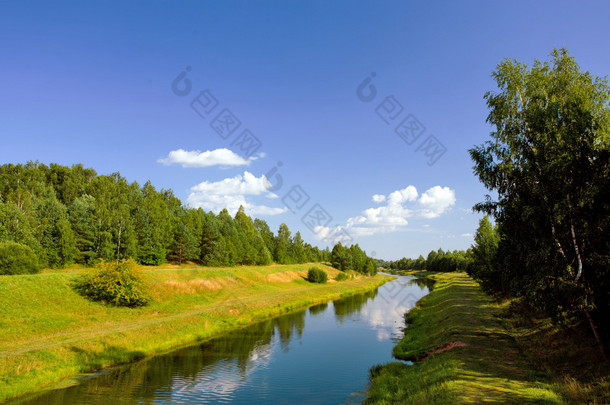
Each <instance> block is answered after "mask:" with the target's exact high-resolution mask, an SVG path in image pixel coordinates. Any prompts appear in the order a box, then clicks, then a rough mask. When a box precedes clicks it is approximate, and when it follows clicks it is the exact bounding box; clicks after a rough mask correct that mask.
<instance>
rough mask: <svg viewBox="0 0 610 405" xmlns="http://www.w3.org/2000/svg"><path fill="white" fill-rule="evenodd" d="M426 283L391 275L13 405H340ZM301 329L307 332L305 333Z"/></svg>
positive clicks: (388, 346) (380, 358)
mask: <svg viewBox="0 0 610 405" xmlns="http://www.w3.org/2000/svg"><path fill="white" fill-rule="evenodd" d="M428 288H429V284H427V283H426V282H424V281H421V280H417V279H413V278H410V277H404V276H403V277H400V278H399V279H398V280H395V281H392V282H389V283H386V284H384V285H383V286H381V287H380V288H378V289H376V290H374V291H370V292H368V293H365V294H358V295H354V296H351V297H345V298H342V299H339V300H336V301H334V302H331V303H325V304H319V305H315V306H312V307H310V308H308V309H307V310H302V311H298V312H293V313H290V314H286V315H283V316H280V317H277V318H275V319H270V320H267V321H264V322H260V323H257V324H255V325H252V326H250V327H247V328H244V329H241V330H237V331H234V332H230V333H227V334H224V335H223V336H221V337H219V338H217V339H213V340H210V341H208V342H205V343H202V344H199V345H195V346H190V347H186V348H182V349H179V350H176V351H174V352H172V353H168V354H165V355H161V356H156V357H153V358H149V359H145V360H142V361H139V362H137V363H134V364H130V365H126V366H122V367H118V368H114V369H111V370H109V371H107V372H105V373H104V374H102V375H98V376H95V377H94V378H88V379H86V380H85V381H83V382H82V383H81V384H79V385H76V386H72V387H69V388H65V389H60V390H53V391H47V392H46V393H44V394H42V395H41V396H38V397H36V398H30V399H25V400H22V401H20V402H17V403H22V404H39V403H44V404H52V405H54V404H65V403H70V404H112V405H121V404H134V403H138V404H166V403H229V402H230V403H340V402H345V401H346V400H347V397H348V395H349V394H350V393H352V392H356V391H361V390H362V389H363V387H364V386H365V385H366V380H367V372H368V369H369V367H370V366H372V365H374V364H377V363H380V362H385V361H390V360H391V350H392V347H393V345H394V341H395V340H396V339H399V338H401V337H402V332H403V328H404V326H405V325H404V312H405V311H406V310H408V309H410V308H412V307H413V306H414V305H415V302H416V301H417V300H418V299H419V298H421V297H422V296H423V295H425V294H426V293H427V291H428ZM306 325H307V327H306Z"/></svg>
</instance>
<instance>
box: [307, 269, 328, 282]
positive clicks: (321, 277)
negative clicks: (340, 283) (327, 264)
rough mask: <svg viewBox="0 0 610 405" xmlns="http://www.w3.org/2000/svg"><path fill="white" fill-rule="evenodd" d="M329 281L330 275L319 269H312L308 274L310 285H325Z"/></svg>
mask: <svg viewBox="0 0 610 405" xmlns="http://www.w3.org/2000/svg"><path fill="white" fill-rule="evenodd" d="M327 280H328V274H326V272H325V271H324V270H322V269H319V268H318V267H312V268H310V269H309V271H308V272H307V281H309V282H310V283H319V284H324V283H326V281H327Z"/></svg>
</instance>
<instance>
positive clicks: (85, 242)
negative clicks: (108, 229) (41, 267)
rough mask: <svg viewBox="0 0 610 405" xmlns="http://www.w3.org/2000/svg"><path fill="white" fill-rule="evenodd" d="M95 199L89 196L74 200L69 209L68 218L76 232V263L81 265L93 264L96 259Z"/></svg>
mask: <svg viewBox="0 0 610 405" xmlns="http://www.w3.org/2000/svg"><path fill="white" fill-rule="evenodd" d="M94 210H95V198H93V197H92V196H90V195H88V194H83V195H82V196H79V197H77V198H76V199H74V201H73V202H72V204H70V207H69V208H68V218H69V220H70V225H71V227H72V230H73V232H74V239H75V248H76V252H75V257H74V259H75V261H76V262H77V263H80V264H91V263H92V262H93V259H94V258H95V255H96V254H95V225H94V224H93V212H94Z"/></svg>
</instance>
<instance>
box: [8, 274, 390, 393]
mask: <svg viewBox="0 0 610 405" xmlns="http://www.w3.org/2000/svg"><path fill="white" fill-rule="evenodd" d="M317 266H318V267H320V268H322V269H323V270H324V271H326V272H327V273H328V277H329V281H328V283H326V284H317V283H309V282H308V281H306V277H307V270H308V269H309V268H310V267H311V264H298V265H270V266H240V267H228V268H208V267H206V268H202V267H198V266H194V265H183V266H164V267H163V268H161V267H157V268H145V269H144V271H143V276H144V278H145V280H146V282H147V285H148V286H149V293H150V295H151V296H152V301H151V302H150V303H149V305H147V306H144V307H140V308H125V307H115V306H110V305H104V304H100V303H95V302H91V301H89V300H87V299H85V298H83V297H81V296H80V295H78V294H76V293H75V292H74V290H73V289H72V282H73V280H74V279H75V277H77V276H78V274H79V273H81V272H84V271H87V269H74V270H57V271H47V272H43V273H41V274H35V275H17V276H1V277H0V322H1V323H0V359H1V361H0V401H3V400H6V399H9V398H13V397H16V396H19V395H22V394H25V393H28V392H32V391H35V390H39V389H41V388H44V387H48V386H52V385H53V384H54V383H57V382H59V381H61V380H63V379H65V378H67V377H70V376H75V375H78V374H80V373H84V372H91V371H95V370H99V369H103V368H106V367H109V366H111V365H116V364H120V363H125V362H130V361H134V360H136V359H139V358H142V357H145V356H149V355H152V354H155V353H160V352H163V351H167V350H170V349H172V348H175V347H178V346H180V345H184V344H187V343H189V342H194V341H197V340H204V339H209V338H211V337H213V336H215V335H218V334H219V333H222V332H225V331H228V330H232V329H236V328H239V327H242V326H245V325H248V324H250V323H252V322H255V321H257V320H261V319H264V318H267V317H270V316H274V315H279V314H281V313H283V312H287V311H291V310H295V309H298V308H303V307H305V306H309V305H313V304H316V303H321V302H324V301H328V300H332V299H337V298H340V297H342V296H347V295H351V294H355V293H357V292H362V291H367V290H371V289H373V288H375V287H377V286H379V285H381V284H383V283H385V282H386V281H388V280H389V279H391V278H390V277H388V276H384V275H376V276H374V277H364V276H361V275H358V274H356V273H354V272H348V273H349V274H350V277H349V278H348V280H345V281H335V278H336V276H337V275H338V274H339V273H340V272H339V271H338V270H336V269H334V268H332V267H330V266H326V265H323V264H318V265H317Z"/></svg>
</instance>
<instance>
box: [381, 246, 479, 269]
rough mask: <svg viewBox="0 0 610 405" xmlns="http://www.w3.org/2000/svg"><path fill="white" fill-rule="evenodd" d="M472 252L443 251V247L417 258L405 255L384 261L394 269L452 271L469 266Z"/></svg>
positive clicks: (385, 264)
mask: <svg viewBox="0 0 610 405" xmlns="http://www.w3.org/2000/svg"><path fill="white" fill-rule="evenodd" d="M471 255H472V252H471V251H470V249H469V250H468V251H463V250H454V251H453V252H450V251H447V252H445V251H443V249H438V250H431V251H430V253H428V257H427V258H424V257H423V256H422V255H420V256H419V258H417V259H415V260H414V259H408V258H406V257H403V258H402V259H400V260H396V261H393V262H384V263H382V264H383V267H387V268H390V269H392V270H429V271H439V272H451V271H457V270H466V269H467V268H468V266H469V263H470V261H471V260H472V259H471Z"/></svg>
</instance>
